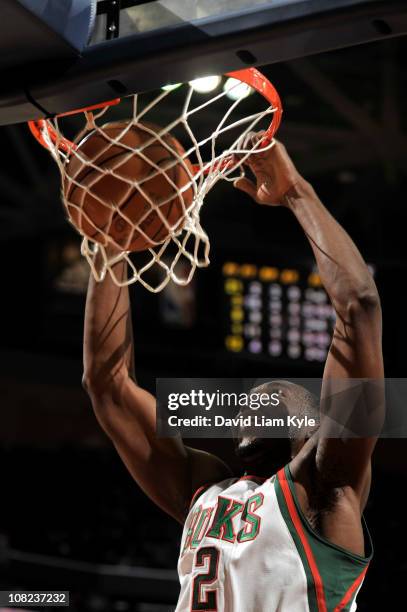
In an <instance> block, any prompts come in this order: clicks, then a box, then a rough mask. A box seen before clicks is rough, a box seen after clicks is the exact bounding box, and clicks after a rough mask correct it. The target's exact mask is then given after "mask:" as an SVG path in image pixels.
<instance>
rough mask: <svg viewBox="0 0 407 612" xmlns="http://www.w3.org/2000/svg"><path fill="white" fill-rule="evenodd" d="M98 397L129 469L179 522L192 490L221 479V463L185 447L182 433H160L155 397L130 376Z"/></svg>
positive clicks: (104, 421)
mask: <svg viewBox="0 0 407 612" xmlns="http://www.w3.org/2000/svg"><path fill="white" fill-rule="evenodd" d="M99 401H100V402H101V403H100V405H99V407H98V408H95V412H96V414H97V416H98V419H99V421H100V422H101V424H102V426H103V428H104V429H105V431H106V433H107V434H108V435H109V437H110V438H111V440H112V442H113V444H114V446H115V447H116V449H117V451H118V453H119V455H120V457H121V459H122V460H123V462H124V464H125V465H126V467H127V469H128V470H129V472H130V474H131V475H132V476H133V478H134V479H135V481H136V482H137V483H138V485H139V486H140V487H141V488H142V489H143V491H144V492H145V493H146V494H147V495H148V496H149V497H150V499H151V500H152V501H154V502H155V503H156V504H157V505H158V506H160V507H161V508H162V509H163V510H164V511H165V512H167V513H168V514H170V515H171V516H173V517H174V518H175V519H176V520H179V521H180V522H182V521H183V520H184V518H185V516H186V513H187V510H188V507H189V502H190V500H191V497H192V494H193V492H194V491H195V490H196V489H197V488H198V487H199V486H201V485H203V484H206V482H208V480H211V481H212V482H214V481H215V480H216V479H218V480H219V479H221V475H222V473H224V472H222V469H224V466H223V464H221V465H219V460H218V459H217V458H216V457H213V456H212V455H208V454H207V453H200V452H199V451H193V450H192V449H188V448H186V447H185V446H184V444H183V442H182V439H181V438H180V437H174V438H158V437H157V435H156V400H155V398H154V396H152V395H151V394H150V393H148V392H147V391H145V390H144V389H141V388H140V387H138V386H137V385H136V384H135V383H134V382H133V381H132V380H131V379H128V380H126V382H125V383H124V384H123V385H122V386H121V388H120V390H119V391H117V390H116V392H115V393H114V394H110V395H109V396H108V397H105V398H104V399H103V400H99ZM102 415H103V416H102ZM220 463H221V462H220ZM222 466H223V468H222ZM224 477H226V476H224Z"/></svg>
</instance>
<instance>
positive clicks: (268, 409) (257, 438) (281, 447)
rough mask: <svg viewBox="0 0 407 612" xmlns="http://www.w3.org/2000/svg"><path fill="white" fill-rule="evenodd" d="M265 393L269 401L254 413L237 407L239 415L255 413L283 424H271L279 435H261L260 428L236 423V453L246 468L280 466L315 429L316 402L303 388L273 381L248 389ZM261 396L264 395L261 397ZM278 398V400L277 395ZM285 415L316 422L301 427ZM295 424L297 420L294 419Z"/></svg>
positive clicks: (317, 413)
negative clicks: (293, 423)
mask: <svg viewBox="0 0 407 612" xmlns="http://www.w3.org/2000/svg"><path fill="white" fill-rule="evenodd" d="M254 394H256V396H257V397H259V396H260V394H267V395H268V397H270V398H271V397H273V398H275V401H272V400H271V399H270V403H266V405H261V406H260V407H259V408H258V409H257V410H256V411H255V412H254V411H253V410H252V409H251V408H244V409H242V410H240V412H239V414H240V415H242V416H248V415H249V414H250V415H252V416H253V415H254V414H255V415H257V417H258V420H260V419H261V418H262V417H264V419H270V418H272V419H279V421H275V422H276V423H281V422H284V426H281V425H278V426H276V427H273V432H274V434H276V435H277V436H278V437H264V436H262V432H264V429H263V428H259V427H253V426H252V427H249V428H247V427H245V426H239V427H238V428H237V429H236V431H235V445H236V453H237V455H238V456H239V457H240V458H241V460H242V462H243V463H244V465H245V467H246V468H247V469H248V470H250V469H251V470H254V471H256V470H257V473H260V469H261V468H262V467H265V468H266V469H268V468H271V469H279V468H280V467H282V466H283V465H285V464H286V463H288V462H289V461H290V460H291V459H292V458H293V457H294V456H295V455H297V453H299V451H300V450H301V448H302V447H303V446H304V444H305V442H306V441H307V440H308V439H309V438H310V437H311V436H312V435H313V434H314V433H315V432H316V430H317V429H318V422H319V402H318V399H317V397H316V396H315V395H314V394H313V393H311V392H310V391H308V390H307V389H305V387H302V386H301V385H297V384H295V383H292V382H288V381H286V380H274V381H271V382H268V383H265V384H263V385H260V386H258V387H255V388H253V389H251V391H250V395H251V396H253V395H254ZM263 397H264V396H263ZM277 397H278V403H277V399H276V398H277ZM287 417H298V418H299V419H303V418H304V417H308V421H309V420H310V419H314V420H315V422H316V425H314V426H311V425H308V426H302V427H300V428H298V427H296V426H295V425H289V423H288V419H287ZM297 423H298V421H297Z"/></svg>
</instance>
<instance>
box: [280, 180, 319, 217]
mask: <svg viewBox="0 0 407 612" xmlns="http://www.w3.org/2000/svg"><path fill="white" fill-rule="evenodd" d="M316 197H317V196H316V193H315V191H314V188H313V187H312V185H311V184H310V183H308V182H307V181H306V180H305V179H304V178H302V176H299V177H298V179H297V180H296V181H294V182H293V183H292V184H291V186H290V188H289V189H288V190H287V191H286V193H285V194H284V196H283V198H282V204H283V206H286V207H287V208H290V209H294V208H296V207H297V206H302V205H305V204H306V203H307V202H309V201H310V200H311V199H315V198H316Z"/></svg>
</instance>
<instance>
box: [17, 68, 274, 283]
mask: <svg viewBox="0 0 407 612" xmlns="http://www.w3.org/2000/svg"><path fill="white" fill-rule="evenodd" d="M225 76H226V77H228V78H232V79H235V82H236V85H234V86H233V87H235V88H238V86H240V89H242V88H241V85H242V83H243V84H245V85H246V86H247V88H246V89H244V88H243V91H240V90H238V89H236V95H234V96H233V100H232V101H231V100H229V99H228V94H229V92H230V90H229V91H227V90H224V91H222V93H217V94H216V95H212V97H209V98H208V99H206V100H204V101H202V100H201V99H200V100H199V102H198V103H196V98H197V97H199V94H196V92H194V89H193V86H192V85H185V86H183V87H180V88H171V89H166V90H163V91H161V92H160V93H158V94H157V95H155V96H154V97H152V94H151V93H146V94H134V95H132V96H129V97H128V98H124V99H123V100H120V99H115V100H111V101H109V102H105V103H103V104H97V105H93V106H89V107H87V108H82V109H78V110H76V111H71V112H69V113H64V114H62V115H57V116H56V117H54V118H52V119H40V120H36V121H30V122H29V127H30V130H31V132H32V134H33V135H34V137H35V138H36V139H37V141H38V142H39V143H40V144H41V145H42V146H44V147H46V148H47V149H48V150H49V151H50V153H51V155H52V157H53V158H54V160H55V161H56V163H57V164H58V167H59V170H60V173H61V179H62V183H63V184H64V182H65V181H66V180H69V181H70V183H71V184H73V185H76V186H78V187H79V188H83V185H81V183H80V182H76V181H75V178H72V177H71V176H67V167H68V164H69V161H70V160H71V159H72V158H73V157H76V158H77V159H78V160H80V162H81V164H82V166H83V165H86V166H88V167H89V169H90V171H93V170H97V171H98V172H99V173H104V174H109V175H111V176H116V175H115V170H117V168H118V167H120V165H121V164H122V163H123V162H118V165H117V168H116V167H114V168H112V167H110V168H106V169H101V168H100V167H97V165H96V162H95V159H92V158H88V157H86V156H84V155H83V154H82V153H81V150H80V146H81V144H82V143H83V141H84V139H85V138H86V137H88V136H89V134H95V133H101V134H103V138H104V139H105V140H106V142H107V145H106V147H107V149H106V150H108V149H109V147H115V148H117V147H120V148H121V149H123V154H125V153H128V156H127V159H128V158H129V157H130V156H131V155H134V154H136V153H137V155H138V156H141V157H143V151H144V150H146V149H147V147H149V146H151V144H152V143H155V144H159V145H162V146H163V147H165V148H166V149H168V150H170V148H169V144H168V138H166V137H167V136H168V135H173V134H174V132H177V133H179V139H180V140H182V142H183V143H184V142H185V141H187V142H188V146H185V147H184V149H185V154H182V155H181V154H180V153H179V151H175V150H171V154H172V155H173V158H174V160H175V161H174V165H175V164H177V165H182V166H183V168H184V169H185V171H186V172H187V173H188V177H189V183H188V185H187V186H184V187H183V188H182V189H179V190H177V197H178V198H179V200H180V202H181V203H182V212H183V217H184V219H185V220H184V221H183V223H182V228H181V229H180V224H179V223H178V224H177V225H176V226H175V227H171V226H170V224H169V223H168V221H167V220H166V219H165V217H164V216H163V214H162V212H161V211H160V206H161V205H162V203H160V204H159V205H158V204H157V203H155V202H154V201H151V200H149V203H150V205H151V210H153V211H155V212H156V213H157V214H158V215H159V216H160V219H162V221H163V224H165V225H166V229H167V234H166V236H167V237H166V238H165V240H164V241H161V242H157V243H154V244H153V245H152V247H151V248H149V249H148V251H145V253H143V254H142V255H144V259H143V261H141V262H140V261H136V258H135V257H134V256H133V255H131V249H128V247H125V248H126V249H127V250H123V246H122V245H118V244H117V243H116V242H115V240H114V239H113V238H112V237H111V236H110V235H109V233H108V232H107V231H106V232H105V231H104V228H101V227H97V226H95V224H94V222H93V221H92V219H89V218H88V217H86V220H87V222H88V224H89V223H90V224H91V225H92V226H93V227H94V228H95V230H96V231H97V235H98V239H97V241H95V240H94V241H92V240H91V239H90V238H89V236H86V235H85V234H84V233H83V232H81V231H80V230H78V228H76V229H77V230H78V231H79V233H81V234H82V236H83V240H82V247H81V251H82V254H83V255H84V257H86V259H87V261H88V263H89V265H90V267H91V270H92V273H93V275H94V277H95V279H96V280H97V281H99V282H100V281H102V280H103V279H104V278H105V276H106V274H107V273H109V274H110V275H111V278H112V279H113V281H114V282H115V283H116V284H117V285H118V286H125V285H130V284H132V283H135V282H140V283H141V284H142V285H143V286H144V287H145V288H146V289H148V290H149V291H152V292H154V293H156V292H158V291H161V290H162V289H163V288H164V287H165V285H166V284H167V283H168V282H169V281H170V280H173V281H174V282H175V283H177V284H178V285H186V284H188V283H189V282H190V281H191V279H192V276H193V274H194V272H195V270H196V268H205V267H207V266H208V265H209V250H210V243H209V239H208V236H207V235H206V233H205V231H204V230H203V229H202V227H201V224H200V211H201V207H202V204H203V202H204V200H205V197H206V196H207V194H208V193H209V191H210V190H211V189H212V188H213V187H214V185H215V184H216V183H217V182H218V181H220V180H226V181H234V180H236V178H239V177H241V176H244V163H245V162H246V161H247V159H248V157H249V156H250V155H253V154H256V153H257V154H258V153H260V152H264V151H265V150H268V149H270V148H271V147H273V145H274V141H273V138H274V135H275V133H276V132H277V130H278V128H279V125H280V122H281V116H282V107H281V102H280V98H279V95H278V93H277V91H276V90H275V88H274V87H273V85H272V84H271V83H270V81H269V80H268V79H267V78H266V77H265V76H264V75H263V74H261V72H259V71H258V70H256V69H255V68H248V69H245V70H240V71H237V72H232V73H229V74H227V75H225ZM233 87H232V89H233ZM182 89H183V90H184V91H185V94H184V96H183V98H182V111H181V114H180V113H179V110H178V111H175V117H174V118H171V120H169V121H167V117H166V115H167V109H168V108H169V107H170V104H168V105H166V107H165V109H163V107H162V106H161V112H160V103H161V102H162V101H163V100H164V99H166V100H167V99H168V98H170V96H172V97H173V109H174V108H175V107H176V108H178V109H179V102H180V100H179V98H180V97H181V93H182V92H181V90H182ZM180 92H181V93H180ZM248 92H253V93H257V94H260V96H261V98H260V99H261V100H262V101H263V102H262V105H263V106H264V104H265V107H264V108H262V110H257V108H256V110H255V112H253V106H254V104H252V102H251V101H250V100H249V98H250V97H249V96H248ZM257 97H258V98H259V95H258V96H257ZM129 101H130V102H131V112H129V114H131V118H130V119H126V122H125V124H124V127H123V132H122V134H124V133H125V132H126V130H129V129H131V128H132V127H137V128H138V129H142V130H143V131H144V132H147V134H148V139H147V140H146V142H144V143H143V144H142V145H141V146H140V147H138V148H137V150H135V149H131V147H129V146H127V145H125V144H123V143H122V142H121V141H120V140H121V136H122V134H120V135H119V136H118V137H117V136H115V137H113V136H109V135H108V134H107V131H104V128H103V125H100V119H101V118H102V117H103V118H104V119H105V114H106V113H107V112H108V111H109V110H110V111H111V112H113V111H114V109H115V108H116V107H117V105H118V104H119V103H121V102H122V103H123V102H125V103H129ZM245 105H246V106H247V108H245ZM218 107H220V112H221V119H220V121H218V120H216V127H215V129H213V126H211V127H210V128H209V131H208V133H207V134H203V133H202V131H204V128H206V124H207V123H209V118H210V119H211V121H213V119H212V117H213V114H214V112H215V111H218V110H219V108H218ZM157 115H158V117H160V119H161V118H162V117H165V119H166V122H167V125H166V127H163V128H161V129H160V131H159V132H155V131H154V130H152V129H150V128H149V127H148V122H149V121H151V117H152V118H153V119H155V122H156V123H160V124H161V121H157V120H156V117H157ZM78 117H82V125H81V126H80V129H79V132H78V133H77V134H76V136H75V137H73V138H68V136H67V135H66V129H65V128H64V127H63V125H62V124H63V122H64V120H65V119H66V118H68V119H72V118H75V120H77V118H78ZM68 127H69V126H68ZM254 130H255V131H259V130H261V131H262V133H263V137H262V139H261V140H257V141H256V142H255V143H253V142H251V143H250V144H247V142H246V141H247V140H251V139H246V138H245V137H246V136H247V134H249V132H252V131H254ZM76 131H78V130H76ZM187 162H188V164H187ZM190 162H191V163H192V168H193V174H192V173H191V171H190V168H191V163H190ZM152 166H153V168H154V171H155V172H156V175H157V176H158V175H160V174H165V173H168V170H169V169H170V168H171V166H168V165H167V166H166V167H165V168H162V167H160V166H156V165H155V164H152ZM166 178H167V176H166ZM78 181H80V179H78ZM142 183H143V181H140V180H137V179H136V178H135V179H134V180H132V181H131V182H130V184H131V187H133V188H134V189H138V190H139V191H140V192H141V193H143V195H145V194H144V192H143V185H142ZM89 189H90V188H89ZM186 189H192V190H193V198H192V201H191V202H188V203H187V205H186V204H185V202H184V198H183V192H185V190H186ZM97 199H98V200H100V197H98V198H97ZM63 204H64V206H65V208H66V209H67V210H70V208H72V206H73V207H75V208H77V209H78V212H79V213H80V214H81V215H84V216H86V213H85V212H84V211H83V210H80V207H78V204H77V203H73V202H72V201H70V200H69V191H68V193H67V192H65V191H64V193H63ZM100 204H101V206H105V207H110V208H111V209H112V216H113V215H114V214H116V215H117V214H120V215H121V216H122V217H123V219H124V221H125V222H126V223H129V224H131V225H132V227H133V229H134V231H137V232H139V233H140V234H142V235H144V236H145V233H144V231H143V229H142V228H141V223H137V224H136V223H134V222H133V221H132V220H131V219H129V218H128V217H126V215H125V214H124V213H123V212H122V211H121V209H120V207H117V206H112V204H109V202H104V201H102V200H100ZM143 219H144V218H143ZM99 236H102V239H100V238H99ZM109 245H113V246H114V247H115V249H116V250H118V252H117V254H115V255H114V256H112V255H110V254H109V253H110V251H109V249H108V248H107V247H108V246H109ZM98 253H99V254H100V257H98V262H100V261H102V265H101V266H100V265H98V266H96V263H95V260H96V255H97V254H98ZM119 261H126V262H127V264H128V274H127V275H126V277H125V278H124V279H122V278H119V277H118V276H117V275H116V274H115V270H114V267H115V265H116V264H117V263H118V262H119ZM185 262H187V263H188V268H189V274H185V266H184V265H182V269H183V273H182V275H180V274H178V272H177V266H178V267H181V266H180V264H184V263H185ZM157 272H158V274H157Z"/></svg>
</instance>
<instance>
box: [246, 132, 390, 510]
mask: <svg viewBox="0 0 407 612" xmlns="http://www.w3.org/2000/svg"><path fill="white" fill-rule="evenodd" d="M250 166H251V168H252V170H253V172H254V174H255V176H256V179H257V184H256V185H255V184H253V183H252V182H251V181H249V180H247V179H243V180H241V181H239V182H238V183H237V184H236V186H237V187H240V188H241V189H243V191H245V192H247V193H249V194H250V195H251V196H252V197H253V198H254V199H255V200H256V201H257V202H259V203H261V204H267V205H284V206H286V207H287V208H289V209H290V210H291V211H292V212H293V213H294V215H295V216H296V218H297V220H298V221H299V223H300V225H301V226H302V228H303V230H304V232H305V234H306V236H307V238H308V240H309V242H310V244H311V247H312V250H313V252H314V255H315V258H316V261H317V264H318V270H319V274H320V277H321V280H322V283H323V285H324V287H325V289H326V291H327V292H328V294H329V297H330V299H331V302H332V305H333V307H334V309H335V312H336V315H337V318H336V326H335V331H334V336H333V341H332V345H331V348H330V351H329V356H328V359H327V362H326V367H325V371H324V381H323V390H322V395H323V396H324V394H326V393H327V387H328V386H329V384H330V381H331V382H332V380H333V379H336V380H337V379H342V380H343V379H349V378H358V379H360V378H368V379H376V380H381V379H383V376H384V371H383V357H382V316H381V306H380V299H379V295H378V292H377V289H376V285H375V283H374V280H373V278H372V275H371V274H370V272H369V270H368V268H367V266H366V264H365V262H364V260H363V258H362V256H361V254H360V253H359V251H358V249H357V247H356V246H355V244H354V243H353V241H352V240H351V238H350V237H349V235H348V234H347V233H346V232H345V230H344V229H343V228H342V227H341V226H340V225H339V224H338V223H337V221H335V219H334V218H333V217H332V215H331V214H330V213H329V212H328V211H327V209H326V208H325V207H324V205H323V204H322V203H321V201H320V200H319V198H318V196H317V195H316V193H315V191H314V190H313V188H312V186H311V185H310V184H309V183H307V182H306V181H305V180H304V179H303V178H302V177H301V176H300V174H299V173H298V172H297V170H296V168H295V166H294V164H293V163H292V161H291V159H290V157H289V156H288V154H287V152H286V150H285V147H284V146H283V145H282V144H281V143H277V144H276V146H275V147H274V148H273V149H272V150H271V151H269V152H267V153H263V154H260V155H259V156H257V155H253V156H252V158H251V163H250ZM372 402H373V403H376V402H377V405H373V406H370V408H371V413H370V418H371V420H372V421H373V420H374V424H375V427H376V431H379V429H380V424H381V423H382V422H383V418H384V414H383V402H382V397H381V395H380V393H379V394H378V395H376V396H374V395H373V397H372ZM356 409H357V407H355V410H356ZM370 425H372V423H370ZM375 443H376V437H375V436H370V437H365V438H362V437H360V438H355V439H347V440H346V439H342V440H341V439H338V438H333V437H331V438H330V437H329V431H326V430H325V431H324V430H323V429H322V431H321V436H320V438H319V441H318V447H317V453H316V467H317V470H318V472H319V473H320V474H321V475H322V476H323V478H324V479H326V480H328V481H329V480H331V482H328V483H327V484H330V485H332V486H333V487H335V486H346V485H348V486H350V487H352V488H353V489H354V491H355V492H356V493H357V495H358V497H359V499H361V498H362V497H363V496H364V495H365V492H366V488H367V486H368V481H369V479H370V458H371V454H372V452H373V449H374V446H375Z"/></svg>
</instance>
